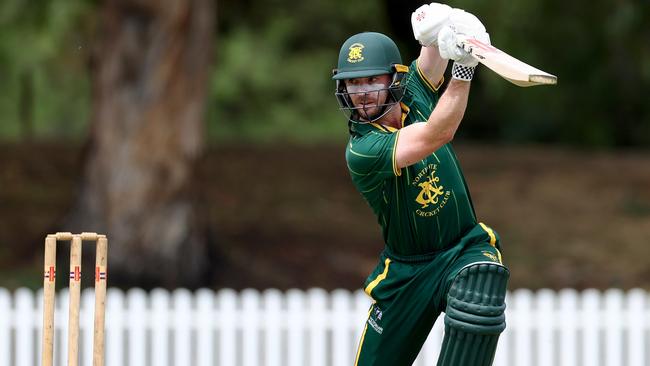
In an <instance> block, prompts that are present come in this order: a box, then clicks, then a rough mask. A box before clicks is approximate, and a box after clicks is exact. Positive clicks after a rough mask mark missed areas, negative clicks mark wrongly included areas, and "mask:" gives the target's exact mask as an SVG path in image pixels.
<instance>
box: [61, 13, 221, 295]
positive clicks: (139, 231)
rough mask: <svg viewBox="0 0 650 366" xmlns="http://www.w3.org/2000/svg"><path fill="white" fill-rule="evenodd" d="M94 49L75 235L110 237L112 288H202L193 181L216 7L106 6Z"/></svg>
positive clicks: (204, 267) (204, 245)
mask: <svg viewBox="0 0 650 366" xmlns="http://www.w3.org/2000/svg"><path fill="white" fill-rule="evenodd" d="M100 17H101V23H100V27H99V31H98V37H97V40H96V43H95V47H96V48H95V49H94V50H93V59H92V83H93V115H92V124H91V131H90V139H89V142H88V145H87V154H86V155H85V158H86V161H85V170H84V180H83V182H82V184H83V186H82V189H81V191H80V200H79V202H78V204H77V207H76V208H75V210H74V211H73V212H72V213H71V217H70V220H69V225H68V227H69V228H73V230H75V231H98V232H105V233H106V234H108V236H109V266H110V272H111V285H120V286H130V285H137V286H140V287H152V286H187V287H198V286H203V285H205V284H206V283H205V280H206V275H208V274H209V268H210V263H209V255H208V254H209V251H210V248H209V246H208V238H207V232H206V230H204V227H203V226H204V225H201V224H199V220H198V215H197V214H196V212H195V207H194V205H193V198H192V189H191V187H192V180H193V179H192V178H193V171H194V168H195V166H196V164H197V160H198V158H199V156H200V155H201V153H202V151H203V147H204V141H203V137H204V136H203V135H204V133H203V132H204V121H203V118H204V100H205V97H206V90H207V81H208V80H209V66H210V60H211V55H212V50H213V47H212V45H213V36H214V19H215V4H214V2H213V1H212V0H186V1H182V0H139V1H134V0H130V1H129V0H107V1H106V2H105V4H104V5H103V7H102V9H101V14H100Z"/></svg>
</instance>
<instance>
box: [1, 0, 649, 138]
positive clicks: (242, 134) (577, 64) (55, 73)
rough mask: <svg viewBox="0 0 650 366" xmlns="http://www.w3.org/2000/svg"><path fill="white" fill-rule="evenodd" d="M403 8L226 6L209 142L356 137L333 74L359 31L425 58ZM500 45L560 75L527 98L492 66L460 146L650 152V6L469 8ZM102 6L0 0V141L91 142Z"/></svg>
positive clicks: (84, 0)
mask: <svg viewBox="0 0 650 366" xmlns="http://www.w3.org/2000/svg"><path fill="white" fill-rule="evenodd" d="M421 3H423V2H422V1H419V2H409V3H408V6H405V5H404V4H403V3H398V2H396V1H394V0H385V1H382V2H375V1H352V2H351V1H343V0H330V1H327V0H310V1H302V2H294V1H288V0H272V1H260V0H244V1H234V0H229V1H219V2H218V6H217V8H218V10H217V19H218V20H217V22H218V35H217V37H216V42H217V47H216V54H215V57H214V67H213V73H212V80H211V83H210V85H211V90H210V94H209V100H208V101H207V112H208V113H207V116H208V118H207V124H208V132H209V133H208V139H209V141H210V142H215V143H219V142H224V141H254V142H277V141H292V142H303V143H312V142H317V141H332V140H337V141H338V140H342V139H345V135H346V127H345V122H344V119H343V116H342V114H341V113H340V112H338V111H337V105H336V101H335V99H334V97H333V95H332V93H333V83H332V82H331V80H330V72H331V69H332V68H333V67H334V66H335V62H336V56H337V53H338V48H339V46H340V44H341V43H342V42H343V41H344V40H345V39H346V38H347V37H348V36H349V35H351V34H354V33H356V32H360V31H364V30H375V31H381V32H384V33H387V34H388V35H389V36H391V37H393V38H394V39H395V40H396V41H397V43H398V45H400V48H401V49H402V54H403V57H404V61H405V62H408V61H409V60H411V59H412V58H413V57H415V56H416V55H417V50H418V48H417V47H418V46H417V44H416V43H415V41H414V40H412V36H411V34H410V25H409V19H410V13H411V11H413V10H414V9H415V8H416V7H417V6H419V5H420V4H421ZM449 4H450V5H451V6H454V7H460V8H464V9H466V10H468V11H470V12H473V13H475V14H477V15H478V16H479V17H480V18H481V19H482V20H483V22H484V23H485V25H486V26H487V28H488V31H489V32H490V34H491V38H492V42H493V43H494V44H495V45H497V46H498V47H499V48H501V49H503V50H506V51H507V52H509V53H511V54H512V55H515V56H516V57H518V58H520V59H522V60H524V61H527V62H530V63H531V64H533V65H535V66H538V67H540V68H542V69H544V70H546V71H549V72H551V73H554V74H556V75H558V77H559V84H558V85H557V86H555V87H537V88H528V89H521V88H518V87H515V86H513V85H511V84H509V83H507V82H505V81H503V80H502V79H500V78H499V77H498V76H496V75H495V74H493V73H491V72H490V71H489V70H487V69H485V68H482V69H481V70H480V71H479V74H478V77H477V80H476V81H475V82H474V85H473V91H472V95H471V101H470V107H469V109H468V112H467V118H466V120H465V121H464V123H463V126H462V128H461V132H460V137H461V138H467V139H473V140H482V141H489V142H513V143H531V142H534V143H560V144H572V145H579V146H586V147H621V146H635V147H647V146H650V106H649V104H650V103H648V101H649V99H650V98H649V94H650V93H649V92H650V42H649V41H648V40H650V3H649V2H647V1H643V2H631V1H613V0H598V1H596V2H592V3H590V4H589V5H588V6H587V5H586V4H584V3H580V2H567V1H560V0H545V1H542V0H528V1H519V2H511V1H503V0H495V1H490V2H485V1H478V0H458V1H452V2H449ZM98 10H99V5H98V4H97V2H96V1H91V0H51V1H29V2H25V1H20V0H5V1H3V2H1V3H0V81H2V85H3V88H1V89H0V139H2V140H23V139H28V138H38V139H73V140H82V139H83V138H84V137H85V131H86V129H87V126H88V121H89V119H90V111H91V99H92V97H91V85H90V78H89V68H90V65H89V64H90V62H89V55H90V51H91V49H92V47H93V42H92V39H93V33H94V31H95V30H96V27H95V25H96V22H97V17H98Z"/></svg>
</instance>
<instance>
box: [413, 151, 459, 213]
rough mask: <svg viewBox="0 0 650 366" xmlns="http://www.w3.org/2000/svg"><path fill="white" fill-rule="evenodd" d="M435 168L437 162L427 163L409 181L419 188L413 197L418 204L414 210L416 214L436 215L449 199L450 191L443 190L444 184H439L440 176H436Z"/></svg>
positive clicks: (436, 167)
mask: <svg viewBox="0 0 650 366" xmlns="http://www.w3.org/2000/svg"><path fill="white" fill-rule="evenodd" d="M437 170H438V165H437V164H429V165H427V166H426V167H425V168H424V169H422V170H421V171H420V172H419V173H418V175H417V176H415V178H414V179H413V181H412V182H411V185H412V186H413V187H417V188H418V189H419V190H420V192H419V194H418V195H417V196H416V197H415V202H417V203H418V204H419V205H420V207H419V208H418V209H417V210H416V211H415V213H416V214H417V215H418V216H422V217H430V216H436V215H437V214H438V213H440V210H441V209H442V208H443V207H445V205H446V204H447V201H448V200H449V196H450V195H451V192H450V191H445V190H444V189H445V186H444V185H442V184H441V182H440V177H438V176H436V171H437Z"/></svg>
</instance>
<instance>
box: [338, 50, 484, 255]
mask: <svg viewBox="0 0 650 366" xmlns="http://www.w3.org/2000/svg"><path fill="white" fill-rule="evenodd" d="M405 81H406V92H405V95H404V99H403V100H402V103H401V104H400V106H401V108H402V123H403V125H404V126H408V125H409V124H412V123H415V122H426V121H427V119H428V116H429V115H430V114H431V111H432V110H433V108H434V107H435V104H436V103H437V101H438V93H437V89H436V88H435V87H434V86H433V85H432V84H431V83H430V82H429V80H427V79H426V78H425V77H424V76H423V74H422V73H421V72H420V71H419V70H418V67H417V63H416V61H414V62H413V63H411V65H410V67H409V71H408V74H407V76H406V78H405ZM350 132H351V136H350V142H349V144H348V148H347V151H346V160H347V163H348V169H349V171H350V176H351V177H352V181H353V183H354V185H355V187H356V188H357V190H358V191H359V192H360V193H361V194H362V195H363V197H364V198H365V199H366V201H367V202H368V204H369V205H370V206H371V207H372V209H373V211H374V212H375V214H376V215H377V219H378V221H379V224H380V225H381V227H382V231H383V236H384V240H385V242H386V247H387V249H388V250H389V251H390V252H391V253H393V254H395V255H420V254H428V253H433V252H436V251H439V250H441V249H444V248H446V247H447V246H449V245H451V244H452V243H455V242H456V239H458V238H459V237H461V236H462V235H463V233H465V232H466V231H468V230H470V229H471V228H473V227H474V226H475V225H476V224H477V221H476V217H475V214H474V209H473V207H472V202H471V198H470V196H469V191H468V189H467V185H466V183H465V178H464V177H463V174H462V172H461V170H460V167H459V164H458V160H457V159H456V155H455V154H454V152H453V149H452V147H451V145H450V144H446V145H444V146H442V147H441V148H440V149H438V150H437V151H435V152H434V153H433V154H431V155H429V156H428V157H426V158H425V159H423V160H421V161H419V162H417V163H415V164H413V165H411V166H409V167H406V168H402V169H398V168H397V166H396V163H395V146H396V143H397V139H398V138H399V130H396V129H394V128H391V127H387V126H382V125H379V124H376V123H367V124H359V123H350ZM404 197H406V199H404ZM405 202H406V203H405Z"/></svg>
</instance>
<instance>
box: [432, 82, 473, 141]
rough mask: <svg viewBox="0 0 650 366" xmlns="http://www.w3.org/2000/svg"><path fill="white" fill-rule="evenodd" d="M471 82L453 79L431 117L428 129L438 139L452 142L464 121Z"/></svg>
mask: <svg viewBox="0 0 650 366" xmlns="http://www.w3.org/2000/svg"><path fill="white" fill-rule="evenodd" d="M469 88H470V82H469V81H461V80H457V79H451V80H450V81H449V84H448V85H447V89H446V90H445V92H444V93H443V94H442V96H441V97H440V100H439V101H438V104H437V105H436V107H435V108H434V110H433V112H431V115H430V116H429V119H428V121H427V128H428V129H429V131H430V133H431V134H432V136H437V139H442V140H446V141H447V142H449V141H451V140H452V139H453V138H454V135H455V134H456V130H458V126H459V125H460V121H462V120H463V116H464V115H465V109H466V108H467V100H468V97H469Z"/></svg>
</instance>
